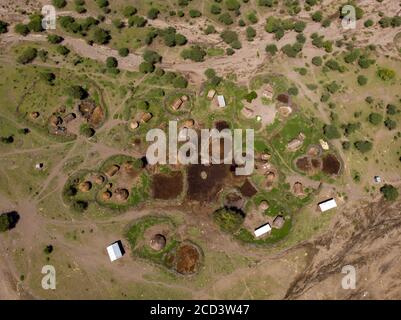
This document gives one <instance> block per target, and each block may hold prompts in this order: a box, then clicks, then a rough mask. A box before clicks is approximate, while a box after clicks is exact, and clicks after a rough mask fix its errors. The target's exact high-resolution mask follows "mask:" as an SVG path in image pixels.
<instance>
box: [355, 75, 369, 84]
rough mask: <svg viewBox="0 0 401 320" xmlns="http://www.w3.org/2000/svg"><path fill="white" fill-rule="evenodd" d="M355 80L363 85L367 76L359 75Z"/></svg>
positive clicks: (366, 81)
mask: <svg viewBox="0 0 401 320" xmlns="http://www.w3.org/2000/svg"><path fill="white" fill-rule="evenodd" d="M357 80H358V84H359V85H360V86H364V85H366V84H367V83H368V78H366V77H365V76H363V75H359V76H358V79H357Z"/></svg>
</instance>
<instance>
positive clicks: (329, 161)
mask: <svg viewBox="0 0 401 320" xmlns="http://www.w3.org/2000/svg"><path fill="white" fill-rule="evenodd" d="M340 168H341V163H340V161H339V160H338V159H337V157H336V156H335V155H334V154H328V155H326V156H324V157H323V168H322V171H323V172H324V173H326V174H338V173H339V172H340Z"/></svg>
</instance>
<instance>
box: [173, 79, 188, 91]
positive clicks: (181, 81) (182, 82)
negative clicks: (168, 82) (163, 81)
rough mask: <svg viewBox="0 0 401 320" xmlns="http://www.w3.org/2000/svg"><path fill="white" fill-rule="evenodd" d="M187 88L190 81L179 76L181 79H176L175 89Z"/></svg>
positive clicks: (174, 82)
mask: <svg viewBox="0 0 401 320" xmlns="http://www.w3.org/2000/svg"><path fill="white" fill-rule="evenodd" d="M187 86H188V81H187V80H186V79H185V78H184V77H182V76H179V77H177V78H175V79H174V81H173V87H174V88H181V89H183V88H186V87H187Z"/></svg>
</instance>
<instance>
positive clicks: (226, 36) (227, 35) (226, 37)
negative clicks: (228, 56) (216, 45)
mask: <svg viewBox="0 0 401 320" xmlns="http://www.w3.org/2000/svg"><path fill="white" fill-rule="evenodd" d="M220 37H221V38H222V39H223V41H224V42H225V43H227V44H231V43H233V42H234V41H238V35H237V33H236V32H235V31H231V30H225V31H223V32H222V33H220Z"/></svg>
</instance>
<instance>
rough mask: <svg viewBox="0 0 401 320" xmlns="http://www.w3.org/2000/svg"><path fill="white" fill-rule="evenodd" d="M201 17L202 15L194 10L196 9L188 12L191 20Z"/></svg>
mask: <svg viewBox="0 0 401 320" xmlns="http://www.w3.org/2000/svg"><path fill="white" fill-rule="evenodd" d="M201 15H202V13H201V12H200V11H199V10H196V9H191V10H189V16H190V17H191V18H198V17H200V16H201Z"/></svg>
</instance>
